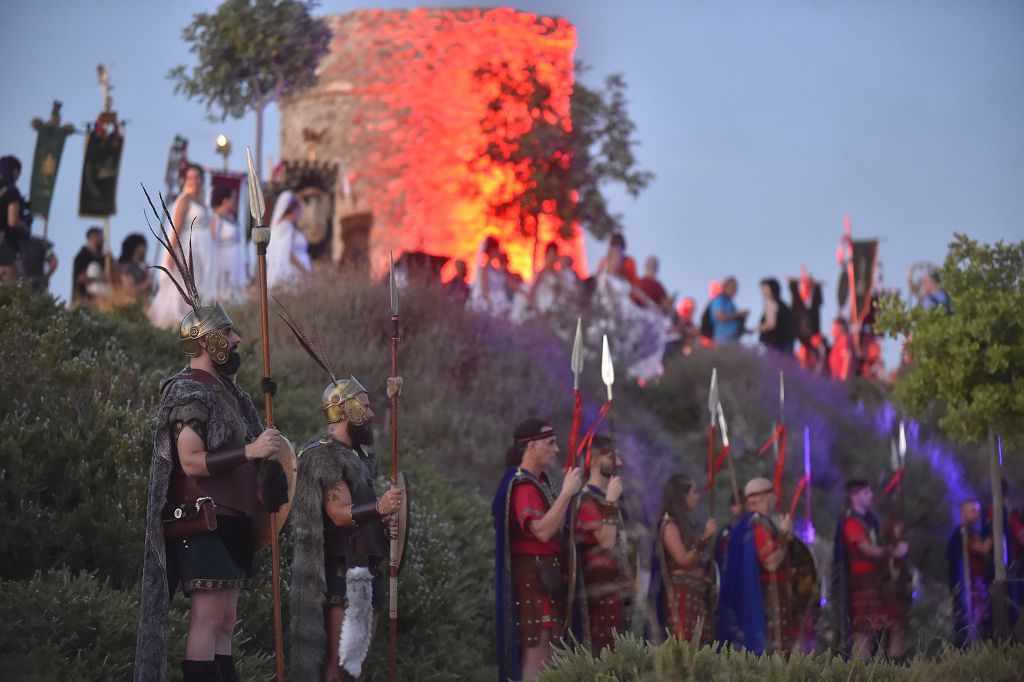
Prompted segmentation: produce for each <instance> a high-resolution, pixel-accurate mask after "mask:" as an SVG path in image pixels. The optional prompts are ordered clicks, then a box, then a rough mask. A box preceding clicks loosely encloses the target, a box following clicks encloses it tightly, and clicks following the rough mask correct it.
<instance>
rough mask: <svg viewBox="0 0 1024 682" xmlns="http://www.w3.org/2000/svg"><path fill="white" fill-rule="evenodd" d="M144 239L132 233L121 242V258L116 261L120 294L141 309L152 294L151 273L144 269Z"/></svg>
mask: <svg viewBox="0 0 1024 682" xmlns="http://www.w3.org/2000/svg"><path fill="white" fill-rule="evenodd" d="M146 249H147V246H146V238H145V237H143V236H142V235H141V234H138V233H137V232H136V233H132V234H130V235H128V236H127V237H125V238H124V241H123V242H121V256H120V257H119V258H118V259H117V271H118V276H119V283H120V285H121V292H122V293H123V294H124V297H125V298H126V299H128V300H135V301H137V302H138V303H139V304H140V305H142V306H143V308H145V307H146V304H147V303H148V302H149V295H150V294H151V293H152V292H153V273H151V272H149V271H148V270H147V269H146Z"/></svg>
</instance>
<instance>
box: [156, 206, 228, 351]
mask: <svg viewBox="0 0 1024 682" xmlns="http://www.w3.org/2000/svg"><path fill="white" fill-rule="evenodd" d="M142 192H143V193H144V194H145V195H146V200H147V201H148V202H149V206H150V208H152V209H153V213H154V214H155V215H156V218H157V221H158V223H159V225H160V232H161V234H157V233H156V230H154V229H153V225H152V224H150V226H149V231H150V232H152V233H153V236H154V237H156V240H157V241H158V242H160V246H162V247H163V248H164V250H165V251H166V252H167V254H168V255H169V256H170V257H171V262H173V263H174V267H175V268H176V269H177V270H178V274H179V275H180V276H181V283H179V282H178V279H177V278H175V276H174V275H172V274H171V272H170V270H168V269H167V268H165V267H163V266H162V265H151V266H149V267H152V268H156V269H157V270H160V271H162V272H163V273H165V274H166V275H167V277H168V278H169V280H170V282H171V284H173V285H174V288H175V289H177V290H178V293H179V294H181V297H182V299H184V301H185V303H187V304H188V307H189V308H191V309H192V310H191V311H189V313H188V314H187V315H185V317H184V318H182V320H181V325H180V326H179V328H178V339H179V340H180V341H181V347H182V350H183V351H184V352H185V355H187V356H189V357H190V358H194V357H198V356H199V353H200V352H201V351H202V347H201V346H200V345H199V339H201V338H203V337H206V350H207V352H208V353H209V354H210V357H211V358H213V361H214V362H216V363H217V364H219V365H222V364H224V363H225V362H227V361H228V357H229V356H230V355H231V342H230V341H228V338H227V335H225V334H224V330H225V329H226V328H228V327H232V326H234V322H232V321H231V318H230V317H228V314H227V313H226V312H224V308H222V307H221V306H220V304H219V303H216V302H215V303H214V304H213V305H203V302H202V300H201V298H200V296H199V289H198V288H197V287H196V278H195V273H194V272H193V270H192V237H191V233H190V234H189V235H188V242H189V252H188V254H186V253H185V247H184V246H183V245H182V243H183V241H184V235H181V234H179V233H178V228H177V227H175V226H174V221H173V219H172V218H171V212H170V211H168V210H167V204H166V203H165V202H164V198H163V196H162V195H158V196H159V197H160V207H161V208H162V209H163V213H162V214H161V212H160V211H158V210H157V208H156V205H154V204H153V199H152V198H150V196H149V192H147V191H146V188H145V187H143V188H142ZM164 218H166V219H167V223H168V225H170V227H171V231H172V232H174V234H175V239H173V240H172V239H171V236H170V234H168V232H167V229H166V228H164V224H163V219H164ZM147 221H148V218H147ZM189 229H190V230H191V227H190V228H189Z"/></svg>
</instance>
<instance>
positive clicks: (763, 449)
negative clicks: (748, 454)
mask: <svg viewBox="0 0 1024 682" xmlns="http://www.w3.org/2000/svg"><path fill="white" fill-rule="evenodd" d="M784 429H785V427H783V426H782V424H779V425H778V426H777V427H775V433H774V434H773V435H772V437H771V438H770V439H769V440H768V442H767V443H765V444H764V445H762V446H761V449H760V450H758V451H757V456H758V457H759V458H760V457H763V456H764V453H766V452H768V448H770V447H771V446H772V445H774V444H775V441H777V440H779V439H780V438H781V437H782V432H783V430H784Z"/></svg>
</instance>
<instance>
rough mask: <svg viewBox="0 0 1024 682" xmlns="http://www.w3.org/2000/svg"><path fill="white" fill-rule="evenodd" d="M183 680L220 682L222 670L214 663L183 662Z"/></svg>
mask: <svg viewBox="0 0 1024 682" xmlns="http://www.w3.org/2000/svg"><path fill="white" fill-rule="evenodd" d="M181 679H182V680H183V681H184V682H220V670H219V669H218V668H217V664H216V663H215V662H213V661H189V660H184V661H182V662H181Z"/></svg>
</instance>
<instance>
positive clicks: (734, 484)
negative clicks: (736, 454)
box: [715, 400, 740, 502]
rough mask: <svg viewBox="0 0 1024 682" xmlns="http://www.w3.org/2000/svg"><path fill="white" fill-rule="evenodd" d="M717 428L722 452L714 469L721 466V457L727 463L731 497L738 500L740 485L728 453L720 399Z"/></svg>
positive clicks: (727, 434) (723, 414)
mask: <svg viewBox="0 0 1024 682" xmlns="http://www.w3.org/2000/svg"><path fill="white" fill-rule="evenodd" d="M718 428H720V429H721V430H722V453H721V454H720V455H718V461H717V462H716V463H715V469H716V470H717V469H719V468H721V466H722V459H723V458H724V459H725V461H726V462H727V463H728V464H729V483H730V484H731V485H732V499H733V500H735V501H736V502H739V501H740V487H739V484H738V483H737V482H736V466H735V465H734V464H733V463H732V456H731V455H730V454H729V425H728V424H727V423H726V422H725V411H724V410H722V401H721V400H719V401H718Z"/></svg>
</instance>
